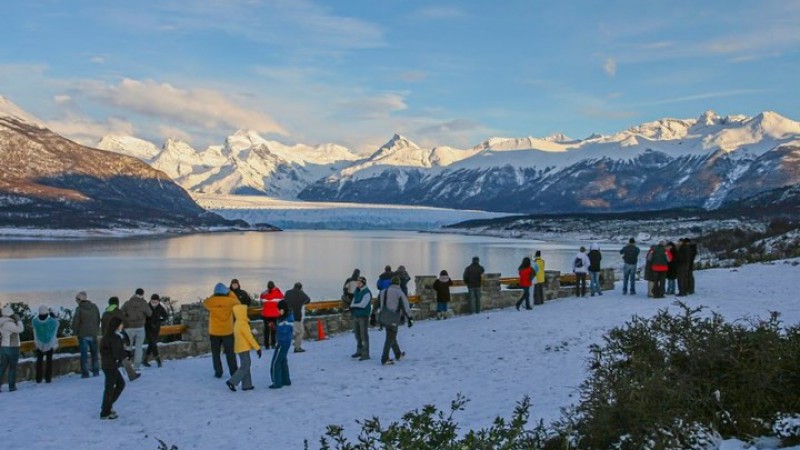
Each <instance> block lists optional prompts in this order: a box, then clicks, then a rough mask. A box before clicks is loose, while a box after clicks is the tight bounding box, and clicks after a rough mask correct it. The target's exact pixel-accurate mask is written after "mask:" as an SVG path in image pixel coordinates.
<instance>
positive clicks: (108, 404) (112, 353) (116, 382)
mask: <svg viewBox="0 0 800 450" xmlns="http://www.w3.org/2000/svg"><path fill="white" fill-rule="evenodd" d="M108 325H109V326H108V328H107V329H106V330H105V332H104V333H103V342H102V344H101V345H100V355H102V360H103V375H105V378H106V381H105V388H104V389H103V405H102V407H101V409H100V419H102V420H114V419H116V418H117V417H118V416H117V412H116V411H114V409H113V408H114V403H115V402H116V401H117V399H118V398H119V396H120V395H121V394H122V391H123V390H124V389H125V379H123V378H122V374H120V373H119V369H118V367H119V364H120V363H121V362H122V360H123V359H124V358H125V345H124V344H123V342H122V341H123V338H122V329H123V324H122V319H120V318H119V317H112V318H111V320H109V323H108Z"/></svg>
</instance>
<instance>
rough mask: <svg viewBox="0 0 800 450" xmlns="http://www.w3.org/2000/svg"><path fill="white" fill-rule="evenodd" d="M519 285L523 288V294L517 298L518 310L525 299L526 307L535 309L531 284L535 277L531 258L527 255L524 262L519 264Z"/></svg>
mask: <svg viewBox="0 0 800 450" xmlns="http://www.w3.org/2000/svg"><path fill="white" fill-rule="evenodd" d="M518 271H519V287H521V288H522V295H521V296H520V298H519V300H517V304H516V307H517V311H519V307H520V306H521V305H522V302H523V300H524V301H525V309H528V310H530V309H533V308H531V284H533V279H534V277H535V275H534V272H533V267H531V259H530V258H528V257H527V256H526V257H524V258H522V264H520V265H519V269H518Z"/></svg>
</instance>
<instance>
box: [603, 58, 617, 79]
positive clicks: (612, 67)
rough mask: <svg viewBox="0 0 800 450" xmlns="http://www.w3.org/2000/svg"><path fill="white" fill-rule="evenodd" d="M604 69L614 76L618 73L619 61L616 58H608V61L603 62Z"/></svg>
mask: <svg viewBox="0 0 800 450" xmlns="http://www.w3.org/2000/svg"><path fill="white" fill-rule="evenodd" d="M603 71H604V72H605V73H606V75H608V76H610V77H613V76H615V75H616V74H617V62H616V61H615V60H614V58H608V59H606V62H605V63H604V64H603Z"/></svg>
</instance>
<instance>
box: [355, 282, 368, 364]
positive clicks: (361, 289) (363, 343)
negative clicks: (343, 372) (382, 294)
mask: <svg viewBox="0 0 800 450" xmlns="http://www.w3.org/2000/svg"><path fill="white" fill-rule="evenodd" d="M356 286H357V287H356V291H355V294H354V295H353V302H352V303H350V313H351V314H352V315H353V334H355V336H356V352H355V353H353V354H352V355H351V356H352V357H353V358H358V360H359V361H365V360H367V359H369V316H370V313H371V312H372V292H370V290H369V288H368V287H367V279H366V278H364V277H359V278H358V281H357V283H356Z"/></svg>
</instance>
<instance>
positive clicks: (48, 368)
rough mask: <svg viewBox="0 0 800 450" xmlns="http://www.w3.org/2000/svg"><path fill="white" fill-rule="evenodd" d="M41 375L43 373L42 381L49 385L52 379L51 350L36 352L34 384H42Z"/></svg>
mask: <svg viewBox="0 0 800 450" xmlns="http://www.w3.org/2000/svg"><path fill="white" fill-rule="evenodd" d="M42 373H44V381H45V382H47V383H49V382H50V380H52V379H53V349H50V350H48V351H46V352H43V351H41V350H38V349H37V350H36V382H37V383H41V382H42Z"/></svg>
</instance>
